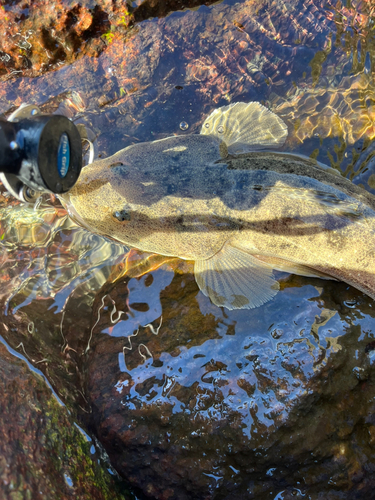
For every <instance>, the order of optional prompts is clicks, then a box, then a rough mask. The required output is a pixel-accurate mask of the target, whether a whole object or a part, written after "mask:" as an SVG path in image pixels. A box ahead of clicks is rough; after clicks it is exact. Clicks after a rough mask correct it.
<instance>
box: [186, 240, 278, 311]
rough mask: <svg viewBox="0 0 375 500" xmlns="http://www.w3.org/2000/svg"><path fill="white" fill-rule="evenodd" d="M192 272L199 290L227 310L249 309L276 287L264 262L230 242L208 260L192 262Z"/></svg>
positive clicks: (259, 302) (270, 297)
mask: <svg viewBox="0 0 375 500" xmlns="http://www.w3.org/2000/svg"><path fill="white" fill-rule="evenodd" d="M194 274H195V279H196V281H197V284H198V286H199V288H200V290H201V291H202V292H203V293H204V294H205V295H206V296H208V297H209V298H210V299H211V301H212V302H213V303H214V304H215V305H217V306H219V307H222V306H224V307H226V308H227V309H253V308H254V307H258V306H261V305H262V304H264V303H265V302H268V301H269V300H271V299H272V298H273V297H274V296H275V295H276V293H277V291H278V290H279V283H278V282H277V281H276V280H275V279H274V277H273V275H272V268H271V267H270V266H269V265H268V264H267V263H264V262H262V261H260V260H258V259H257V258H256V257H254V256H253V255H250V254H249V253H246V252H244V251H242V250H239V249H238V248H235V247H233V246H231V245H230V244H226V245H224V247H223V248H222V249H221V250H220V252H218V253H217V254H215V255H214V256H213V257H211V258H210V259H207V260H197V261H195V264H194Z"/></svg>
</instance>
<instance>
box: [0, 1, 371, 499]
mask: <svg viewBox="0 0 375 500" xmlns="http://www.w3.org/2000/svg"><path fill="white" fill-rule="evenodd" d="M138 3H139V2H138ZM8 4H9V5H8ZM7 5H8V7H7V8H8V11H9V12H11V11H12V9H13V8H14V9H16V7H17V6H16V5H15V6H12V5H10V2H8V3H7ZM17 8H18V7H17ZM103 8H104V7H103ZM19 15H20V14H19ZM108 19H109V20H110V21H109V22H110V23H112V25H113V26H114V29H113V31H107V28H106V31H104V32H103V33H102V35H103V34H104V35H108V33H110V34H113V36H112V35H111V36H105V37H104V39H103V37H102V35H100V33H99V35H98V37H99V38H98V40H101V42H103V40H104V43H103V46H102V48H101V51H100V54H99V53H98V54H96V55H94V56H93V54H92V53H90V51H89V49H87V52H88V54H87V55H86V54H85V52H84V50H86V49H84V50H83V53H82V54H81V55H79V57H78V56H77V58H76V59H74V61H71V60H69V61H67V62H66V63H64V60H62V61H61V64H60V65H56V64H57V63H56V64H55V65H52V63H51V68H50V69H49V70H48V68H47V69H39V67H38V66H37V65H36V64H35V65H34V67H33V66H31V67H25V68H24V69H21V70H18V69H17V71H20V72H21V73H12V71H14V69H13V68H12V67H11V66H9V67H8V68H7V66H6V64H5V63H4V64H5V66H4V67H5V73H2V75H3V76H2V77H1V78H2V81H1V82H0V111H2V112H3V113H7V112H8V111H10V110H11V109H13V107H14V106H16V105H19V104H21V102H33V103H36V104H38V105H40V107H41V108H42V109H43V110H44V111H45V112H54V111H57V112H62V113H64V114H66V115H68V116H69V117H71V118H73V119H74V120H75V121H76V122H77V123H85V124H86V125H87V126H89V127H90V128H91V129H92V131H93V133H94V134H95V135H97V139H96V149H97V153H98V154H100V155H102V157H105V156H108V155H110V154H113V153H114V152H116V151H117V150H118V149H120V148H123V147H126V146H127V145H129V144H132V143H134V142H139V141H149V140H153V139H158V138H162V137H167V136H170V135H173V134H185V133H194V132H198V131H199V128H200V124H201V123H202V121H203V118H204V117H205V116H207V115H208V114H209V113H210V112H211V111H212V110H213V109H215V108H216V107H219V106H221V105H225V104H228V102H236V101H251V100H256V101H261V102H263V103H265V104H266V105H268V106H270V107H271V109H272V110H273V111H275V112H276V113H277V114H278V115H279V116H281V117H282V118H283V119H284V120H285V121H286V123H287V124H288V127H289V138H288V140H287V143H286V145H285V146H284V150H285V151H293V152H300V153H302V154H304V155H307V156H314V157H316V158H318V160H320V161H322V162H323V163H326V164H328V165H331V166H333V167H335V168H337V169H339V170H340V171H341V173H342V174H343V175H345V176H347V177H349V178H350V179H353V181H354V182H356V183H359V184H361V185H363V186H364V187H365V188H366V189H368V190H370V191H373V189H374V187H375V182H374V180H373V179H374V178H375V177H373V176H374V175H375V170H374V148H373V146H372V140H373V138H374V135H375V129H374V126H373V120H374V118H375V93H374V91H375V89H374V81H373V75H374V62H375V37H374V30H375V12H374V10H373V7H372V5H371V3H370V2H346V3H345V2H344V3H342V4H340V3H339V4H337V3H336V2H320V1H318V0H315V1H309V2H302V1H297V0H293V1H290V2H287V3H284V2H281V1H276V2H268V1H234V0H228V1H225V0H224V1H223V2H220V3H217V4H214V5H211V6H209V7H207V6H201V7H200V8H199V9H197V10H190V11H189V10H187V11H183V12H174V13H171V14H169V15H167V16H166V17H162V18H157V17H156V18H150V19H146V20H144V21H142V22H137V23H136V24H135V25H134V27H133V28H132V29H131V30H130V31H126V30H125V28H124V29H123V27H121V25H119V24H116V23H115V20H114V19H113V18H110V17H109V18H108ZM98 26H102V25H101V24H100V23H99V24H98ZM103 26H104V25H103ZM9 29H11V28H9ZM98 29H99V28H98ZM77 30H78V28H77ZM103 30H104V28H103ZM124 30H125V31H124ZM62 33H63V31H62ZM77 33H78V31H77ZM125 33H126V36H125ZM56 36H57V34H56ZM17 40H18V39H15V41H17ZM28 40H29V38H28ZM30 40H31V41H32V39H31V38H30ZM101 42H100V43H101ZM33 43H34V42H33ZM66 43H68V42H66ZM85 43H86V42H85ZM35 44H37V41H35ZM81 47H86V45H82V46H81ZM46 50H47V49H46ZM4 53H5V52H4ZM25 57H26V56H25ZM27 57H28V60H30V61H33V57H34V56H33V54H31V55H30V54H29V55H28V56H27ZM5 62H6V61H5ZM68 63H69V64H68ZM22 71H24V74H22ZM183 122H185V123H186V124H188V126H189V127H188V129H187V130H183V129H184V128H185V126H184V127H181V126H180V124H181V123H183ZM373 192H375V191H373ZM0 246H1V262H2V267H1V275H0V279H1V282H2V286H1V293H0V306H1V313H2V318H1V322H0V333H1V335H2V336H3V337H4V338H5V339H6V341H7V342H8V343H9V345H10V346H11V347H12V348H13V349H15V350H16V351H17V352H19V353H20V354H22V355H23V356H25V357H26V358H27V359H28V360H29V362H31V363H32V364H33V365H34V366H35V367H37V368H38V369H39V370H41V371H42V372H43V373H44V374H45V376H46V377H47V379H48V380H49V381H50V383H51V384H52V385H53V387H54V389H55V390H56V392H57V394H58V395H59V397H60V398H61V399H62V401H64V403H65V404H67V405H68V407H69V408H70V409H71V411H72V412H74V414H76V415H77V418H78V419H79V421H80V422H82V423H83V425H85V426H86V427H87V428H88V429H89V430H90V432H92V433H93V434H95V435H96V436H98V438H99V439H100V441H101V442H102V443H103V444H104V446H105V448H106V450H107V452H108V453H109V455H110V457H111V459H112V463H113V464H114V465H115V467H116V469H117V470H118V471H119V472H120V473H121V474H122V475H123V477H125V478H126V479H128V481H129V482H130V483H131V485H133V486H134V487H136V488H139V490H140V491H141V492H143V493H141V494H143V495H148V496H149V497H151V498H161V499H164V498H179V499H183V498H187V499H188V498H197V499H200V498H217V499H219V498H220V499H222V498H228V499H229V498H239V499H241V498H256V499H263V498H264V499H266V498H267V499H269V498H270V499H284V500H286V499H288V498H311V499H317V498H327V499H331V498H332V499H336V498H345V499H346V498H348V499H352V498H359V499H362V498H363V499H364V498H370V496H369V495H371V494H372V493H371V492H372V489H373V487H374V485H375V484H374V483H375V480H374V479H373V474H374V469H375V457H374V449H375V448H374V447H375V422H374V419H373V398H374V396H375V394H374V392H375V387H374V384H373V376H374V375H373V374H374V356H373V352H374V346H375V338H374V335H375V323H374V305H373V301H372V300H371V299H369V298H368V297H367V296H365V295H364V294H362V293H360V292H358V291H356V290H354V289H353V288H351V287H348V286H347V285H345V284H342V283H335V282H331V281H322V280H318V279H308V278H299V277H294V276H290V277H289V276H287V275H285V274H281V273H280V274H279V275H278V277H279V280H280V283H281V291H280V292H279V293H278V294H277V296H276V297H275V298H274V299H273V300H272V301H271V302H269V303H267V304H266V305H264V306H262V307H260V308H257V309H255V310H250V311H246V310H240V311H227V310H226V309H220V308H217V307H216V306H214V305H212V304H211V303H210V301H209V299H207V298H206V297H205V296H203V295H202V294H201V292H199V290H198V287H197V285H196V283H195V280H194V278H193V275H192V267H191V265H190V264H185V263H182V262H181V261H178V260H171V261H168V262H166V263H164V264H163V265H162V266H161V267H160V268H158V269H155V270H154V269H153V268H154V267H155V265H156V264H160V263H161V261H160V259H158V258H151V259H148V260H147V256H146V255H142V254H139V253H137V252H135V253H134V252H133V253H131V254H130V255H128V258H127V260H125V261H124V258H123V256H124V254H126V253H127V251H128V249H127V248H125V247H123V246H121V245H118V244H117V243H114V242H110V241H109V240H106V239H104V238H102V237H100V236H96V235H93V234H91V233H89V232H88V231H86V230H84V229H82V228H78V227H77V226H75V225H74V224H72V223H71V222H70V221H68V220H67V219H66V214H65V213H64V211H63V209H62V208H61V206H59V204H58V203H57V202H55V203H51V202H50V201H45V202H44V204H43V205H42V207H41V208H40V209H39V210H37V211H33V210H32V209H31V208H25V207H21V206H19V205H17V206H14V204H13V203H12V201H11V200H10V199H8V198H6V197H5V198H4V197H3V198H2V199H1V230H0ZM120 275H121V276H120Z"/></svg>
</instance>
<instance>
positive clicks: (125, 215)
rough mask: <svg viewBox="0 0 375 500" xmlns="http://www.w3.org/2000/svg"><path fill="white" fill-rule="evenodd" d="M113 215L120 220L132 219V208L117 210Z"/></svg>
mask: <svg viewBox="0 0 375 500" xmlns="http://www.w3.org/2000/svg"><path fill="white" fill-rule="evenodd" d="M113 217H114V218H115V219H117V220H118V221H119V222H126V221H130V210H129V209H126V208H124V209H123V210H116V212H113Z"/></svg>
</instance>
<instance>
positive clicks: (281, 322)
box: [87, 267, 375, 500]
mask: <svg viewBox="0 0 375 500" xmlns="http://www.w3.org/2000/svg"><path fill="white" fill-rule="evenodd" d="M294 280H295V281H293V280H292V279H289V281H288V280H287V281H283V282H282V284H283V288H284V290H283V292H281V293H280V296H278V298H276V299H275V300H274V301H272V304H271V305H265V306H263V307H261V308H259V309H255V310H253V311H251V314H249V313H246V312H244V311H230V312H229V311H227V310H225V309H223V310H222V309H219V308H216V307H215V306H213V305H212V304H211V303H210V302H209V300H208V299H207V298H205V297H204V296H203V295H202V294H201V293H200V292H198V288H197V286H196V284H195V283H194V278H193V276H192V275H191V274H181V273H179V272H177V273H176V274H175V275H173V273H172V272H171V269H168V267H166V268H164V269H160V270H158V271H156V272H152V273H149V274H147V275H145V276H143V277H142V278H139V279H130V280H129V279H122V280H121V281H119V282H118V283H117V284H115V285H110V286H106V287H105V288H104V289H103V290H102V292H101V293H100V294H99V295H98V296H97V298H96V301H95V303H94V309H93V319H92V330H91V331H92V337H91V344H90V353H89V361H88V384H87V395H88V398H89V402H90V404H91V406H92V419H93V428H94V429H95V432H96V433H97V436H98V438H99V439H100V441H101V442H102V443H103V444H104V446H105V448H106V450H107V452H108V454H109V456H110V458H111V460H112V463H113V464H114V466H115V467H116V469H117V470H118V471H119V472H120V473H121V474H122V476H123V477H125V478H127V479H128V480H129V481H130V482H131V484H132V485H134V486H136V487H138V488H140V489H141V490H142V491H143V493H144V494H145V495H146V496H147V497H149V498H155V499H161V500H164V499H168V500H172V499H178V500H182V499H186V500H188V499H197V500H198V499H199V500H200V499H203V498H204V499H207V500H208V499H227V500H229V499H233V498H236V499H257V500H263V499H268V498H276V497H277V495H280V497H279V498H284V499H289V498H303V497H305V498H311V499H317V498H325V499H329V500H331V499H332V500H333V499H336V498H340V499H348V500H349V499H350V500H351V499H354V498H357V499H363V498H367V495H368V494H370V492H371V491H372V489H373V488H374V486H375V476H374V472H375V444H374V439H373V437H374V435H375V426H374V425H375V420H374V418H373V411H374V403H373V398H374V396H375V384H374V383H373V380H372V378H373V374H374V368H375V365H374V363H373V359H372V358H373V356H372V353H373V352H374V351H373V349H374V347H373V345H374V340H373V339H374V334H373V326H374V318H373V316H374V311H373V308H372V301H371V300H370V299H368V298H367V297H366V296H364V295H362V294H360V293H359V292H356V291H355V290H353V289H351V288H348V287H347V286H345V285H344V284H339V283H333V282H325V281H321V280H313V279H301V278H294ZM312 285H315V286H316V287H319V288H318V289H317V288H315V287H314V286H312ZM159 293H160V302H159V300H158V299H157V297H158V295H159Z"/></svg>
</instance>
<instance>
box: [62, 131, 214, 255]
mask: <svg viewBox="0 0 375 500" xmlns="http://www.w3.org/2000/svg"><path fill="white" fill-rule="evenodd" d="M220 159H221V154H220V142H219V141H218V140H217V139H215V138H213V137H210V136H204V135H186V136H175V137H169V138H167V139H162V140H159V141H153V142H148V143H140V144H136V145H132V146H129V147H128V148H125V149H123V150H121V151H119V152H118V153H116V154H115V155H113V156H111V157H109V158H106V159H104V160H98V161H96V162H94V163H92V164H91V165H88V166H86V167H85V168H84V169H83V170H82V173H81V176H80V178H79V180H78V182H77V183H76V185H75V186H74V187H73V189H71V190H70V191H69V193H67V194H64V195H62V196H61V199H62V202H63V204H64V205H65V206H66V208H67V210H68V213H69V214H70V216H71V217H72V219H73V220H74V221H75V222H77V223H78V224H79V225H81V226H83V227H85V228H87V229H89V230H90V231H92V232H95V233H98V234H102V235H104V236H109V237H111V238H113V239H116V240H118V241H120V242H122V243H125V244H128V245H132V246H135V247H137V248H140V249H142V250H146V248H145V247H144V246H142V245H141V244H140V240H145V239H146V238H147V240H148V241H149V244H148V246H147V250H149V251H155V252H156V253H166V252H162V251H160V248H161V245H160V244H158V245H156V246H153V245H152V241H151V238H152V235H155V234H156V233H157V232H159V233H160V232H163V231H164V233H165V232H169V233H172V232H173V231H174V230H175V226H174V224H175V219H176V220H177V219H178V214H177V210H176V206H178V207H180V206H181V210H183V208H184V203H185V201H186V200H191V198H192V197H193V194H194V191H196V190H194V189H193V188H192V178H194V177H195V178H196V175H194V172H196V171H197V169H198V170H199V169H200V168H201V169H203V168H207V166H210V165H214V164H215V162H216V161H218V160H220ZM184 200H185V201H184ZM178 209H179V208H178ZM155 238H156V236H155ZM159 243H160V242H159Z"/></svg>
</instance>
